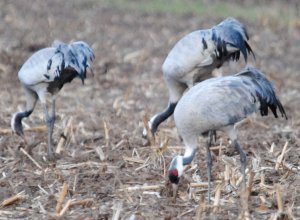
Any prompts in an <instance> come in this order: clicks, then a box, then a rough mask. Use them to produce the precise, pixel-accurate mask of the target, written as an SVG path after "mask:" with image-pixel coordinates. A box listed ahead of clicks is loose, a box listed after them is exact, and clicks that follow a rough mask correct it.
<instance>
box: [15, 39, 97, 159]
mask: <svg viewBox="0 0 300 220" xmlns="http://www.w3.org/2000/svg"><path fill="white" fill-rule="evenodd" d="M94 58H95V56H94V53H93V50H92V49H91V48H90V46H89V45H88V44H87V43H85V42H83V41H77V42H74V43H70V44H65V43H63V42H60V41H54V42H53V44H52V47H48V48H44V49H41V50H39V51H37V52H35V53H34V54H33V55H32V56H31V57H29V59H28V60H27V61H26V62H25V63H24V64H23V66H22V67H21V69H20V71H19V73H18V77H19V80H20V82H21V84H22V86H23V88H24V91H25V95H26V109H25V111H22V112H17V113H15V114H14V115H13V116H12V119H11V128H12V130H13V131H14V132H15V133H16V134H17V135H19V136H21V137H22V138H23V140H24V142H25V143H27V142H26V138H25V136H24V132H23V126H22V119H23V118H24V117H28V116H29V115H31V113H32V112H33V110H34V107H35V105H36V102H37V100H38V99H39V100H40V102H41V103H42V105H43V108H44V111H45V120H46V123H47V127H48V156H49V158H50V159H51V160H53V159H54V158H55V157H54V152H53V147H52V145H53V143H52V133H53V127H54V123H55V99H56V95H57V93H58V92H59V90H60V89H61V88H62V87H63V85H64V84H65V83H69V82H71V81H72V80H73V79H74V78H75V77H77V76H78V77H79V78H80V79H81V80H82V83H84V79H85V78H86V71H87V68H90V69H91V66H90V63H89V61H93V60H94ZM91 71H92V69H91ZM49 94H50V102H51V108H52V109H51V112H50V113H49V111H48V106H47V97H48V95H49Z"/></svg>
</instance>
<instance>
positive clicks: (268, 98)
mask: <svg viewBox="0 0 300 220" xmlns="http://www.w3.org/2000/svg"><path fill="white" fill-rule="evenodd" d="M268 109H270V110H271V111H272V113H273V114H274V116H275V117H276V118H277V117H278V115H277V109H278V110H279V112H280V113H281V116H282V117H285V118H286V119H287V116H286V113H285V110H284V108H283V106H282V104H281V102H280V101H279V99H278V97H277V95H276V93H275V91H274V88H273V86H272V84H271V83H270V82H269V81H268V80H267V78H266V77H265V75H264V74H263V73H261V72H260V71H259V70H257V69H255V68H253V67H246V68H244V69H243V70H241V71H240V72H239V73H237V74H235V75H232V76H225V77H216V78H211V79H208V80H205V81H203V82H200V83H199V84H197V85H195V86H194V87H192V88H191V89H190V90H189V91H188V92H186V93H185V94H184V95H183V97H182V98H181V99H180V101H179V102H178V104H177V107H176V109H175V112H174V119H175V124H176V127H177V130H178V133H179V134H180V135H181V137H182V139H183V142H184V144H185V152H184V155H183V156H182V155H178V156H176V157H174V158H173V160H172V162H171V164H170V167H169V171H168V175H169V180H170V182H171V183H172V184H173V190H174V196H175V195H176V193H175V192H176V191H177V187H178V183H179V179H180V177H181V176H182V175H183V171H184V169H183V168H184V166H185V165H188V164H190V163H191V162H192V160H193V158H194V156H195V153H196V149H197V145H198V137H199V135H201V134H204V133H207V132H210V131H215V130H220V131H223V132H225V133H226V134H227V135H228V136H229V138H230V140H231V141H232V144H233V145H234V147H235V149H236V150H237V151H238V152H239V154H240V161H241V173H242V175H243V180H244V183H245V169H246V154H245V153H244V152H243V150H242V148H241V146H240V144H239V142H238V139H237V135H236V131H235V124H236V123H237V122H239V121H241V120H243V119H245V118H246V117H247V116H248V115H250V114H252V113H254V112H257V111H259V112H260V114H261V115H262V116H266V115H268ZM209 147H210V144H207V145H206V151H207V173H208V182H209V188H208V199H209V201H210V191H211V186H210V182H211V169H212V158H211V154H210V149H209Z"/></svg>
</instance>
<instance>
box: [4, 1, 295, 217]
mask: <svg viewBox="0 0 300 220" xmlns="http://www.w3.org/2000/svg"><path fill="white" fill-rule="evenodd" d="M249 2H250V3H251V2H252V1H249ZM289 4H295V7H296V4H298V3H297V1H295V2H293V1H291V2H289ZM0 8H1V9H0V18H1V20H0V50H1V53H0V82H1V90H0V104H1V110H0V130H1V131H0V132H1V133H0V203H1V202H3V201H4V202H6V201H7V200H6V199H8V198H10V197H12V196H15V195H17V194H18V193H21V194H20V199H18V200H16V201H15V202H12V204H11V205H5V206H3V207H1V205H0V219H41V218H42V219H45V218H46V219H52V218H54V219H56V218H62V219H176V218H177V219H192V218H198V219H237V218H238V217H239V218H241V219H243V218H246V217H245V216H244V217H242V213H243V209H244V210H248V211H249V212H248V214H249V215H250V217H251V218H253V219H270V218H271V217H274V219H275V216H277V217H278V219H292V218H294V219H297V218H300V194H299V193H300V187H299V186H300V178H299V172H300V170H299V169H300V168H299V166H300V164H299V158H300V148H299V145H300V141H299V140H300V133H299V128H300V112H299V110H298V109H299V106H300V85H299V81H300V72H299V69H300V62H299V57H300V48H299V46H300V26H299V24H298V23H293V22H290V23H289V24H287V25H284V24H282V23H281V24H279V23H277V22H276V21H274V20H273V18H269V17H264V16H263V15H262V16H261V17H259V18H257V19H255V21H248V20H246V19H243V18H240V20H241V21H242V22H243V23H245V24H246V26H247V28H248V31H249V35H250V38H251V39H250V44H251V46H252V47H253V50H254V51H255V53H256V62H255V61H254V60H250V62H249V63H250V65H255V66H256V67H257V68H259V69H261V70H262V71H263V72H265V73H266V74H267V75H268V77H269V79H270V80H272V81H273V83H274V85H275V86H276V88H277V92H278V94H279V97H280V99H281V101H282V103H283V105H284V107H285V109H286V112H287V115H288V120H287V121H286V120H284V119H283V118H278V119H274V117H273V115H269V116H268V117H264V118H262V117H261V116H260V115H257V116H256V117H252V118H251V120H252V121H251V122H249V123H244V124H242V125H240V126H239V127H238V136H239V139H240V143H241V144H242V146H243V149H244V150H245V152H246V153H247V156H248V168H249V169H250V170H251V171H252V172H253V173H254V177H253V182H252V184H251V185H252V190H251V193H250V196H249V199H247V198H246V199H245V198H244V197H243V196H241V195H243V193H241V187H240V185H238V186H237V187H236V188H235V185H236V184H238V178H240V176H241V175H240V173H239V156H238V155H237V154H236V153H234V154H233V156H230V157H229V156H226V150H225V149H222V150H220V151H215V156H214V167H213V177H214V183H213V193H212V197H213V203H212V205H211V206H212V207H211V208H209V205H208V204H207V197H206V196H207V187H206V186H204V187H199V186H195V185H193V184H195V183H199V182H206V181H207V176H206V162H205V148H204V147H203V146H202V144H200V146H199V150H198V153H197V156H196V158H195V159H194V162H193V164H192V166H191V167H189V168H188V171H187V172H186V174H185V177H184V178H183V180H182V182H181V184H180V187H179V198H177V200H176V202H174V201H173V200H172V194H171V188H170V184H168V181H167V177H166V170H167V168H168V165H169V163H170V161H171V159H172V157H173V156H175V155H176V154H179V153H181V152H183V149H184V148H183V144H182V143H181V142H180V140H179V138H178V137H177V132H176V128H175V127H174V121H173V118H170V119H168V121H167V122H165V123H163V124H162V125H161V126H160V129H159V133H158V137H157V140H156V142H157V143H156V145H157V146H160V145H164V143H165V141H166V139H168V140H169V141H168V143H167V144H165V147H164V148H163V149H158V147H155V146H149V144H148V143H147V141H146V140H144V139H143V138H142V129H143V117H144V115H145V114H147V115H148V116H151V115H152V114H154V113H156V112H158V111H160V110H162V109H163V108H164V107H165V106H166V104H167V100H168V91H167V88H166V87H165V84H164V81H163V77H162V73H161V65H162V63H163V61H164V59H165V57H166V54H167V53H168V51H169V50H170V49H171V48H172V46H173V45H174V43H175V42H176V41H177V40H178V39H180V38H181V37H182V36H183V35H185V34H186V33H188V32H191V31H192V30H195V29H199V28H208V27H210V26H212V25H214V24H216V23H218V22H220V21H221V20H222V19H224V18H222V17H218V16H216V15H211V16H205V17H203V16H201V15H197V14H192V13H191V14H189V13H188V14H182V15H180V14H171V13H147V12H142V11H135V10H130V9H118V8H115V7H112V6H106V4H103V2H102V1H98V2H97V1H95V2H93V1H58V0H57V1H37V0H36V1H35V0H28V1H1V2H0ZM55 39H59V40H62V41H66V42H69V41H72V40H84V41H86V42H88V43H89V44H90V45H91V46H92V48H93V49H94V51H95V55H96V60H95V62H94V64H93V67H94V72H95V75H94V76H92V75H91V74H89V75H88V79H87V80H86V83H85V85H82V84H81V81H80V80H79V79H76V80H74V81H73V82H72V83H71V84H68V85H66V86H65V87H64V88H63V89H62V91H61V92H60V94H59V97H58V99H57V121H56V125H55V132H54V141H55V145H57V144H58V143H59V141H64V139H63V138H62V134H63V132H64V130H65V128H66V127H67V124H68V122H69V121H70V120H71V122H70V123H69V124H70V126H69V127H67V128H69V132H68V133H67V134H65V136H66V138H65V141H64V144H63V145H62V152H61V154H60V158H59V159H58V160H57V162H56V163H51V162H49V161H48V160H47V159H46V156H47V154H46V148H47V135H46V130H43V128H42V131H38V130H37V129H36V127H37V126H44V116H43V110H42V108H41V105H40V104H38V105H37V107H36V109H35V111H34V113H33V114H32V115H31V116H30V117H29V118H28V119H26V120H24V126H25V128H26V129H29V128H33V131H26V136H27V138H28V139H29V140H30V142H36V143H37V146H36V147H35V148H34V151H33V154H32V157H33V160H34V161H35V162H37V163H38V164H39V166H41V167H40V168H39V167H38V166H37V165H36V164H35V163H33V161H32V160H30V159H29V158H28V157H27V156H25V155H24V154H23V153H22V151H20V148H21V147H22V146H23V143H22V140H21V139H20V138H19V137H18V136H17V135H15V134H12V132H10V131H9V129H10V119H11V115H12V114H13V113H14V112H16V111H18V110H21V109H23V108H24V106H25V96H24V94H23V91H22V88H21V86H20V83H19V81H18V78H17V73H18V70H19V68H20V66H21V65H22V64H23V63H24V61H25V60H26V59H27V58H28V57H29V56H30V55H31V54H32V53H33V52H34V51H36V50H38V49H40V48H43V47H47V46H49V45H51V43H52V42H53V41H54V40H55ZM244 65H245V63H244V62H243V60H241V61H239V62H238V63H236V64H227V65H225V67H224V68H222V72H223V74H224V75H226V74H231V73H235V72H238V70H240V69H241V68H242V67H243V66H244ZM200 143H202V142H200ZM286 143H287V152H286V153H285V154H284V158H283V161H284V164H285V165H283V164H280V166H279V168H278V169H275V165H276V163H275V162H276V160H277V159H278V156H280V154H281V152H282V149H283V146H284V145H285V144H286ZM215 145H216V146H220V145H221V146H225V147H227V148H229V149H230V148H231V147H230V143H229V141H228V138H227V137H226V136H225V135H224V134H222V133H218V138H217V142H216V143H215ZM272 149H273V150H272ZM225 167H227V168H226V169H228V171H229V179H230V181H229V182H230V183H231V186H232V188H231V190H230V191H228V188H229V185H228V183H229V182H228V181H226V178H225V174H224V172H225ZM247 178H249V175H248V177H247ZM64 183H66V184H68V186H69V189H68V191H67V194H66V196H65V198H64V200H63V204H62V207H64V206H65V205H66V204H67V202H68V201H70V202H71V203H72V202H73V203H72V205H71V206H70V207H69V208H68V209H67V210H66V211H65V212H64V213H61V214H62V216H59V215H58V214H57V213H56V205H57V200H58V198H59V195H60V193H61V191H62V188H63V184H64ZM134 186H136V187H144V188H142V189H140V190H137V189H136V188H135V189H132V188H129V187H134ZM145 186H149V189H146V188H145ZM218 188H220V190H218ZM218 193H220V199H219V200H218V198H217V196H216V195H217V194H218ZM280 194H281V195H282V196H280ZM278 195H279V196H278ZM278 198H279V199H278ZM84 199H87V200H84ZM82 200H84V201H88V202H84V201H82ZM279 200H280V201H282V208H281V204H278V201H279ZM215 201H218V202H216V203H218V204H217V205H216V206H215V207H213V204H214V202H215ZM74 202H82V203H81V204H76V203H75V204H74ZM279 203H280V202H279ZM2 205H3V203H2Z"/></svg>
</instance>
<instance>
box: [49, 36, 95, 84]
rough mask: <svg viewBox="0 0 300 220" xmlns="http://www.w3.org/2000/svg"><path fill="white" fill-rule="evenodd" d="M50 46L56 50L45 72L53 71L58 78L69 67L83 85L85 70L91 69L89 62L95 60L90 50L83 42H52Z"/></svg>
mask: <svg viewBox="0 0 300 220" xmlns="http://www.w3.org/2000/svg"><path fill="white" fill-rule="evenodd" d="M52 46H53V47H55V48H56V52H55V55H54V56H53V57H52V58H51V59H50V60H49V61H48V65H47V70H48V71H51V70H52V71H54V74H55V75H56V76H57V77H58V76H59V75H60V74H61V72H62V71H63V70H64V69H65V68H68V67H71V68H73V69H74V70H75V71H76V72H77V74H78V75H79V77H80V79H81V80H82V83H84V79H85V78H86V69H87V68H91V65H90V63H89V61H91V62H92V61H93V60H94V59H95V55H94V53H93V50H92V48H91V47H90V46H89V45H88V44H87V43H85V42H83V41H77V42H74V43H70V44H66V43H63V42H61V41H54V42H53V44H52Z"/></svg>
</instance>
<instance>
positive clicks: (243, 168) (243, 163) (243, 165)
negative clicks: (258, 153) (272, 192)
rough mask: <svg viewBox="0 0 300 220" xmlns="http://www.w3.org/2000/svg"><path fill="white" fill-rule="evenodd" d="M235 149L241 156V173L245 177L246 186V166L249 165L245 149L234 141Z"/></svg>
mask: <svg viewBox="0 0 300 220" xmlns="http://www.w3.org/2000/svg"><path fill="white" fill-rule="evenodd" d="M233 143H234V147H235V149H236V150H237V151H238V152H239V154H240V161H241V172H242V175H243V184H244V186H245V184H246V165H247V157H246V154H245V153H244V151H243V149H242V148H241V145H240V144H239V142H238V141H237V140H234V141H233Z"/></svg>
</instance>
